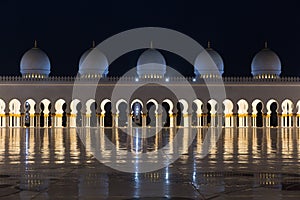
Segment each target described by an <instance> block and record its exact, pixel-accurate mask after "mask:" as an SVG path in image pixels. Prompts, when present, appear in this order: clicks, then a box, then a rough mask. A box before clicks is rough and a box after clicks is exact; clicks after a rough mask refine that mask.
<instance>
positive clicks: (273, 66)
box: [251, 47, 281, 76]
mask: <svg viewBox="0 0 300 200" xmlns="http://www.w3.org/2000/svg"><path fill="white" fill-rule="evenodd" d="M251 73H252V75H253V76H258V75H276V76H279V75H280V74H281V61H280V59H279V57H278V56H277V54H276V53H275V52H274V51H272V50H270V49H269V48H267V47H266V48H264V49H262V50H261V51H260V52H258V53H257V54H256V55H255V56H254V58H253V60H252V63H251Z"/></svg>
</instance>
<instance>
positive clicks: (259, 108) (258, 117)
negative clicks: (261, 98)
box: [256, 102, 263, 127]
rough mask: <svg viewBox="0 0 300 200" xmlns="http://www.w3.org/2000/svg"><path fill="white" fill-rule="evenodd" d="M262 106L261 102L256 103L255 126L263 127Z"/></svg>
mask: <svg viewBox="0 0 300 200" xmlns="http://www.w3.org/2000/svg"><path fill="white" fill-rule="evenodd" d="M262 108H263V105H262V103H261V102H258V103H257V105H256V110H257V115H256V126H257V127H263V113H262Z"/></svg>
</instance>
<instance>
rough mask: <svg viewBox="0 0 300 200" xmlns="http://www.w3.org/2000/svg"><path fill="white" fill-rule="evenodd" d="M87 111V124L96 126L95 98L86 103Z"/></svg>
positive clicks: (87, 125)
mask: <svg viewBox="0 0 300 200" xmlns="http://www.w3.org/2000/svg"><path fill="white" fill-rule="evenodd" d="M85 106H86V113H85V124H84V126H86V127H91V126H92V127H95V126H97V119H96V109H97V107H96V103H95V100H94V99H89V100H87V101H86V103H85Z"/></svg>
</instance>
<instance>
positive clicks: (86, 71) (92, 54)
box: [79, 43, 108, 76]
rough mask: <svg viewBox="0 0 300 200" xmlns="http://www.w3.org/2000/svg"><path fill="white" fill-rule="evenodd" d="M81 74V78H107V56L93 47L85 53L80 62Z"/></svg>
mask: <svg viewBox="0 0 300 200" xmlns="http://www.w3.org/2000/svg"><path fill="white" fill-rule="evenodd" d="M79 73H80V75H81V76H89V75H91V76H94V75H96V76H99V75H100V76H106V75H107V74H108V61H107V58H106V56H105V55H104V54H103V53H102V52H101V51H100V50H99V49H98V48H94V43H93V47H92V48H90V49H88V50H87V51H85V52H84V53H83V55H82V56H81V58H80V60H79Z"/></svg>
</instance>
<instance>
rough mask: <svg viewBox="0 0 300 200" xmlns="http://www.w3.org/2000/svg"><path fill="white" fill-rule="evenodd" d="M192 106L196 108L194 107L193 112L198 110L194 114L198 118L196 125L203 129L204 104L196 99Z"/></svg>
mask: <svg viewBox="0 0 300 200" xmlns="http://www.w3.org/2000/svg"><path fill="white" fill-rule="evenodd" d="M192 106H194V107H192V109H193V111H194V109H196V110H195V112H194V114H195V117H196V124H195V125H196V126H199V127H201V126H203V124H204V123H203V121H204V116H203V115H202V114H203V113H202V106H203V103H202V101H200V100H199V99H196V100H194V101H193V105H192ZM195 106H196V107H195Z"/></svg>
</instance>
